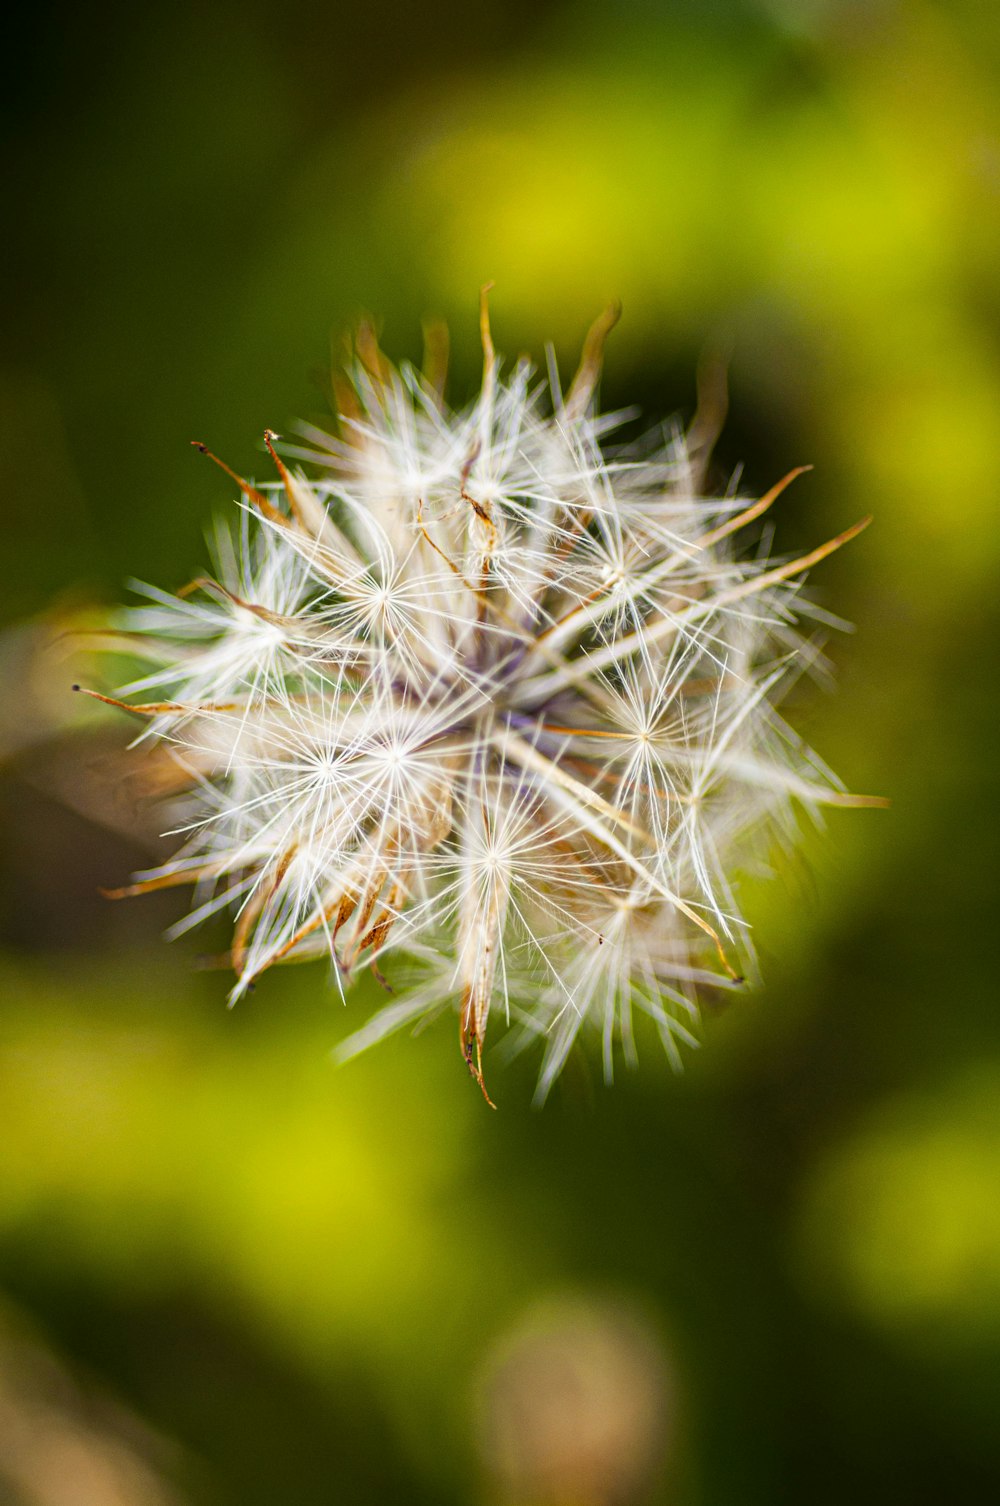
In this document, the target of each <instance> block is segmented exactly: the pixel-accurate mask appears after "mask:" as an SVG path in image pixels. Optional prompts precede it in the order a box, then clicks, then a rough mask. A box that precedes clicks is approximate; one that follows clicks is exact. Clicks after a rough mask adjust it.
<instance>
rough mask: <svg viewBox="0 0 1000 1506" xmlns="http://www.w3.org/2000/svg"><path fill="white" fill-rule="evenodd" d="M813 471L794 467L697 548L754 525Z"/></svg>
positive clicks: (707, 534) (702, 539)
mask: <svg viewBox="0 0 1000 1506" xmlns="http://www.w3.org/2000/svg"><path fill="white" fill-rule="evenodd" d="M811 470H812V466H811V465H797V466H794V467H793V468H792V470H790V471H789V472H788V474H787V476H782V478H781V480H780V481H776V482H775V483H774V485H773V486H772V487H771V489H770V491H767V492H765V493H764V495H763V496H762V497H761V498H760V500H759V501H758V502H754V503H752V504H751V505H750V506H749V507H748V508H747V509H746V511H745V512H741V513H739V514H738V515H737V516H736V517H735V518H728V519H727V520H726V522H725V523H720V525H719V527H718V528H713V529H712V531H711V533H704V534H702V536H701V538H700V539H699V540H698V543H697V546H696V547H698V548H699V549H703V548H705V547H706V546H707V545H709V544H717V543H718V541H719V540H720V539H724V538H726V537H727V535H729V534H731V533H736V532H737V530H738V529H740V528H745V527H746V525H747V524H748V523H752V522H753V521H754V519H755V518H759V517H760V515H761V513H765V512H767V509H768V508H769V507H770V506H771V504H772V502H776V501H777V499H778V498H779V497H780V496H781V493H782V492H783V491H784V490H785V488H786V487H789V486H791V484H792V482H793V481H795V480H796V479H797V478H798V477H799V476H804V475H805V474H806V472H807V471H811Z"/></svg>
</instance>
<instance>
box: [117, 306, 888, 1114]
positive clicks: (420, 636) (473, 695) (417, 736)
mask: <svg viewBox="0 0 1000 1506" xmlns="http://www.w3.org/2000/svg"><path fill="white" fill-rule="evenodd" d="M616 317H617V311H616V310H609V311H608V312H607V313H606V314H605V315H604V316H602V318H601V319H599V320H598V322H597V323H596V324H595V325H594V327H593V329H592V330H591V332H590V334H589V336H588V338H587V341H586V344H585V347H584V352H583V358H582V361H581V364H580V367H579V370H578V372H577V374H576V376H575V378H574V380H573V382H572V384H571V385H570V387H569V389H568V391H566V392H563V391H562V389H561V387H560V384H559V380H558V376H557V374H556V372H555V370H554V368H553V369H551V370H550V371H549V374H548V378H547V380H541V379H539V377H538V376H537V375H536V373H535V371H534V370H533V368H532V366H531V365H530V364H529V363H528V362H527V361H525V360H522V361H519V362H518V363H517V364H516V365H514V366H513V367H512V368H511V369H509V370H508V371H506V372H504V370H503V369H502V367H501V363H500V362H499V360H498V358H497V356H496V353H495V351H494V347H493V341H492V338H491V334H490V325H489V318H488V313H487V306H486V295H485V293H484V295H483V301H482V307H481V335H482V343H483V350H484V372H483V382H482V389H481V392H480V393H479V396H478V397H477V398H476V400H475V401H474V402H473V403H472V405H471V406H470V407H468V408H467V409H465V410H464V411H460V412H454V411H452V410H451V409H449V408H448V407H447V406H446V404H445V402H444V398H443V380H442V377H441V373H440V367H441V362H440V361H437V362H436V363H435V362H432V363H431V365H432V367H433V366H434V365H435V364H436V366H437V367H438V370H437V371H436V372H435V371H434V370H426V369H425V372H424V373H423V374H420V373H418V372H416V371H415V370H414V369H412V368H410V367H408V366H405V365H404V366H403V367H401V368H400V369H399V370H396V369H394V368H393V367H391V366H390V365H389V364H388V362H387V361H386V360H385V357H384V356H383V355H382V352H381V351H380V350H379V348H378V345H377V343H376V341H375V338H374V335H373V333H372V331H371V330H370V329H369V328H367V327H362V328H361V330H360V331H359V333H358V335H357V338H356V341H355V343H354V345H353V346H352V350H351V353H350V357H349V360H348V364H347V367H346V371H345V375H344V378H343V380H342V381H341V383H340V387H339V391H338V405H339V426H338V429H337V432H336V434H335V435H332V436H331V435H328V434H325V433H322V432H320V431H318V430H316V429H312V428H309V429H305V430H304V431H303V433H304V435H305V440H306V442H305V444H304V445H300V446H298V447H291V446H285V445H283V446H281V451H280V454H279V450H278V441H277V436H275V435H274V434H272V433H270V432H268V433H267V434H266V435H265V442H266V445H267V448H268V450H269V452H270V457H271V461H272V463H273V465H274V466H275V469H276V473H277V480H276V481H275V482H274V483H273V484H267V485H263V486H260V487H257V486H254V485H251V483H250V482H248V481H245V480H243V479H242V478H241V477H239V476H237V475H236V474H235V473H234V472H232V471H229V469H228V467H226V466H223V469H224V470H226V471H227V472H228V474H229V475H230V476H231V478H232V480H233V481H234V483H235V485H236V486H237V487H238V489H239V507H240V513H239V518H238V523H237V526H236V527H235V528H234V529H233V530H227V529H220V530H219V531H218V532H217V535H216V539H215V546H214V568H213V572H212V573H211V574H208V575H205V576H203V577H199V578H198V579H197V580H195V581H192V582H191V583H190V584H189V585H188V586H186V587H185V588H183V589H182V590H180V591H179V592H178V593H177V594H176V595H170V594H168V593H165V592H162V591H160V590H157V589H154V588H152V587H149V586H142V587H139V588H138V589H139V590H140V591H141V592H142V594H143V596H144V598H145V602H144V604H143V605H142V606H140V607H137V608H135V609H133V610H132V611H131V613H130V614H128V615H127V620H126V623H125V627H126V628H127V631H128V635H129V642H130V645H131V649H132V651H133V652H134V653H135V654H136V656H137V657H138V658H139V659H140V660H141V661H142V662H143V673H142V674H141V676H140V677H139V678H138V679H136V680H134V681H133V682H132V683H131V684H130V685H128V686H126V687H125V688H124V690H122V691H120V692H119V694H118V696H117V697H114V698H105V699H111V700H113V703H114V704H116V705H121V706H124V707H126V709H128V710H130V711H132V712H134V713H136V714H137V715H138V716H139V717H141V718H143V721H144V726H143V731H142V733H141V735H140V737H139V738H138V740H137V742H138V745H139V746H140V748H141V749H142V750H144V752H145V755H146V757H147V758H148V759H149V761H150V762H149V766H150V770H151V771H153V770H155V771H156V776H155V782H156V788H157V789H158V790H160V791H164V792H167V794H168V796H169V802H170V809H171V811H172V816H171V823H170V824H171V830H172V831H173V832H174V833H175V834H176V835H177V837H178V839H179V842H180V845H179V850H178V851H177V852H176V854H175V855H174V856H173V857H172V858H171V859H170V861H169V862H167V863H165V864H163V865H162V866H161V867H159V868H156V869H153V870H151V871H148V872H145V873H141V874H138V875H136V878H135V881H134V882H133V883H132V884H130V885H128V886H127V887H126V888H125V889H121V890H118V891H115V893H116V894H118V895H124V894H135V893H142V892H145V891H148V890H152V889H160V888H165V887H168V886H173V885H191V886H192V888H193V903H192V907H191V910H190V913H189V915H188V916H187V917H186V919H185V920H183V921H182V922H181V923H180V924H179V925H178V926H176V927H175V928H174V931H175V933H177V932H180V931H183V930H186V929H187V928H188V927H190V926H193V925H195V924H197V923H198V922H200V921H202V920H205V919H207V918H208V917H210V916H212V915H214V914H216V913H217V912H220V911H229V912H231V913H232V914H233V916H234V928H233V935H232V943H231V947H230V951H229V954H228V958H227V960H228V962H229V963H230V965H231V967H232V970H233V973H234V974H235V979H236V981H235V985H234V987H233V989H232V993H231V996H230V997H231V1000H232V1001H234V1002H235V1001H236V1000H237V999H239V997H240V996H241V995H242V994H244V993H245V992H246V990H247V989H248V988H249V987H250V986H251V985H252V983H253V982H254V980H255V979H257V978H258V977H259V976H260V975H261V974H262V973H263V972H265V971H266V970H267V969H268V968H269V967H271V966H273V965H274V964H275V963H277V962H282V961H292V960H300V959H305V958H310V957H316V956H325V957H328V958H329V959H330V960H331V963H332V973H333V978H334V980H335V983H336V986H337V988H338V989H339V990H340V991H341V993H344V991H345V990H346V988H347V985H348V984H349V982H350V980H351V979H352V978H353V977H354V976H355V975H356V973H357V971H358V970H359V968H361V967H363V966H370V967H371V968H372V970H373V971H374V973H375V975H376V977H378V978H379V979H380V980H381V981H382V982H383V983H384V984H385V986H386V987H387V988H388V989H389V990H390V993H391V995H392V997H391V999H390V1001H389V1003H388V1004H387V1006H386V1007H385V1008H384V1009H382V1010H381V1012H379V1013H378V1014H376V1015H375V1016H374V1018H373V1019H372V1020H371V1021H369V1023H368V1024H367V1025H366V1026H365V1027H364V1028H363V1029H362V1030H361V1031H360V1032H359V1033H358V1034H357V1035H355V1036H354V1037H352V1038H351V1040H350V1041H349V1042H348V1043H347V1046H346V1048H344V1050H343V1052H342V1054H344V1055H349V1054H352V1053H353V1052H355V1051H357V1050H360V1049H362V1048H364V1047H365V1046H367V1045H369V1044H370V1043H371V1042H373V1041H375V1040H377V1039H379V1038H380V1037H382V1036H384V1035H386V1034H387V1033H388V1032H390V1031H392V1030H395V1029H399V1028H402V1027H414V1026H417V1025H419V1024H421V1023H423V1022H424V1021H425V1020H426V1019H428V1018H429V1017H432V1016H434V1015H436V1014H439V1013H443V1012H446V1011H452V1012H455V1013H457V1016H458V1025H459V1039H460V1045H461V1052H462V1056H463V1058H464V1060H465V1062H466V1064H467V1066H468V1068H469V1070H470V1072H471V1073H472V1076H473V1077H474V1078H475V1080H476V1081H477V1082H478V1084H479V1085H480V1087H481V1088H482V1090H483V1093H484V1095H486V1087H485V1083H484V1079H483V1066H482V1052H483V1045H484V1042H485V1040H486V1034H487V1026H488V1023H489V1022H490V1021H491V1020H495V1019H496V1017H497V1016H500V1017H502V1020H503V1022H504V1023H505V1024H506V1025H507V1026H509V1027H510V1030H509V1033H508V1037H507V1038H508V1040H509V1041H510V1043H511V1045H512V1047H513V1049H520V1048H521V1047H523V1046H525V1045H527V1044H529V1043H531V1042H533V1041H536V1040H538V1041H540V1042H541V1044H542V1048H543V1062H542V1069H541V1078H540V1084H539V1093H540V1095H541V1096H544V1095H545V1093H546V1092H547V1091H548V1089H549V1087H550V1086H551V1083H552V1081H553V1080H554V1078H555V1076H556V1075H557V1073H558V1072H559V1070H560V1068H561V1067H562V1065H563V1063H564V1062H565V1060H566V1057H567V1054H568V1053H569V1051H570V1049H571V1047H572V1046H573V1043H574V1041H575V1040H576V1038H577V1036H578V1035H579V1033H580V1032H581V1030H588V1031H593V1032H594V1033H596V1034H597V1036H598V1037H599V1038H600V1040H601V1043H602V1051H603V1058H604V1066H605V1072H606V1074H607V1076H608V1077H609V1078H610V1076H611V1074H612V1070H613V1062H614V1057H615V1054H616V1050H620V1051H621V1052H622V1054H623V1055H624V1057H625V1059H626V1060H628V1061H631V1060H633V1059H634V1056H635V1017H636V1015H637V1014H641V1015H644V1016H647V1017H648V1018H649V1019H650V1020H651V1021H652V1022H653V1026H654V1027H655V1029H656V1031H657V1032H658V1033H659V1035H660V1037H661V1039H662V1042H663V1046H664V1048H665V1050H666V1051H667V1053H668V1055H669V1057H670V1058H671V1060H672V1061H674V1062H676V1061H677V1060H678V1059H679V1051H680V1049H681V1048H682V1047H683V1046H686V1045H694V1044H696V1036H695V1034H694V1030H695V1027H696V1024H697V1017H698V1001H699V997H700V996H702V995H703V994H704V992H705V990H706V989H728V988H732V987H734V986H735V985H736V984H737V983H739V982H740V981H741V979H742V977H743V976H745V975H746V973H747V972H748V970H749V968H750V967H751V966H752V947H751V944H750V940H749V936H748V934H747V927H746V925H745V923H744V922H743V920H742V919H741V917H740V913H739V909H738V906H737V899H736V893H735V888H736V884H735V880H736V877H737V876H738V875H739V874H740V873H743V872H745V871H746V870H747V869H748V867H750V865H751V864H752V863H753V862H754V861H757V860H759V857H760V855H761V854H762V853H763V854H766V853H767V852H768V851H769V850H771V849H772V848H773V846H774V843H775V842H776V841H782V842H791V841H793V840H794V838H795V835H796V829H797V820H798V812H799V811H801V810H804V811H805V812H807V813H811V814H813V815H815V814H816V813H817V812H818V811H819V808H820V807H822V806H824V805H858V804H870V803H876V802H872V801H869V800H866V799H865V798H863V797H856V796H852V795H848V794H847V793H845V791H844V790H843V788H842V786H841V785H840V784H839V783H838V782H837V780H836V779H835V778H834V777H833V775H832V774H831V773H830V771H829V770H828V769H826V768H825V766H824V765H823V764H822V763H821V762H820V760H819V759H818V758H817V757H816V755H815V754H814V753H812V752H811V751H810V750H809V749H808V748H807V747H806V746H805V745H804V744H803V743H802V742H801V741H800V739H799V738H797V737H796V736H795V734H794V733H793V732H792V731H791V729H790V728H789V726H788V725H787V724H786V723H785V721H784V720H783V719H782V717H781V715H780V713H779V711H778V709H777V708H778V704H779V702H780V700H781V697H782V695H783V693H784V691H785V689H786V688H787V687H788V686H789V685H790V684H791V683H792V682H793V680H794V679H795V677H796V675H797V674H798V673H800V672H801V671H802V669H803V668H806V669H809V668H815V667H816V665H817V664H818V663H819V662H820V660H819V654H818V650H817V649H816V647H815V643H814V641H813V639H811V637H810V636H809V632H808V630H804V628H803V624H805V625H806V629H808V627H809V625H810V624H811V623H815V622H816V621H825V620H827V619H825V618H824V617H823V614H822V613H821V612H820V611H819V610H818V608H816V607H815V606H814V605H813V604H812V603H810V601H809V600H808V598H807V597H806V596H805V595H804V594H803V591H802V583H803V578H804V575H805V573H806V571H807V570H808V569H809V568H810V567H811V566H813V565H815V564H817V563H818V562H819V561H820V560H822V559H823V558H824V557H825V556H826V555H828V554H830V553H831V552H832V551H833V550H835V549H838V548H839V547H840V546H841V545H842V544H844V543H846V542H847V541H848V540H849V539H851V538H853V537H854V535H855V534H857V533H858V532H859V531H860V529H861V528H863V527H864V526H865V524H864V523H860V524H858V525H856V526H855V527H853V528H850V529H848V530H847V531H846V532H845V533H842V534H840V535H839V537H837V538H835V539H833V540H831V541H830V542H829V543H827V544H824V545H822V546H821V547H819V548H817V549H814V550H812V551H811V552H810V553H808V554H806V555H803V556H801V557H799V558H794V559H788V560H780V559H777V560H776V559H770V558H767V557H766V556H765V555H764V554H763V553H762V552H761V550H760V549H759V548H758V549H757V550H756V551H753V550H748V549H747V548H745V547H741V540H742V539H743V538H744V537H745V531H746V530H748V529H751V527H752V525H753V524H754V523H755V522H756V521H757V520H758V519H759V518H760V517H761V516H762V515H763V514H764V513H765V512H766V511H767V509H768V508H769V507H770V506H771V504H772V503H773V502H774V501H775V500H776V498H777V497H778V496H779V494H780V493H781V492H782V491H783V489H784V488H785V487H786V486H787V485H788V484H789V483H790V482H791V481H792V480H793V479H794V477H795V476H797V475H798V474H799V471H792V472H790V473H789V475H788V476H786V477H785V478H784V479H783V480H782V481H781V482H779V483H778V484H777V485H776V486H774V487H772V489H771V490H770V491H769V492H768V493H767V494H766V495H765V496H763V497H761V498H759V499H757V500H748V499H746V498H743V497H741V496H739V495H738V493H737V491H736V489H735V488H731V489H730V490H729V491H727V492H726V493H725V494H724V495H721V496H710V495H704V494H703V493H704V489H705V479H706V472H707V464H708V458H709V455H710V452H711V447H712V443H713V442H714V438H715V437H716V432H717V427H718V424H717V421H716V420H717V414H716V413H715V412H713V405H712V403H711V402H709V401H704V402H702V403H701V404H700V406H699V413H698V414H697V415H696V418H695V421H694V424H693V425H692V427H691V428H690V429H689V430H688V432H687V434H684V433H682V432H680V431H679V430H677V431H670V432H666V433H665V434H663V433H661V434H660V436H659V437H658V438H656V439H655V440H654V441H652V442H649V443H646V444H645V445H641V446H638V447H632V448H631V449H629V448H617V449H616V448H614V447H613V446H612V444H611V442H610V440H611V436H612V435H613V432H614V430H615V429H616V427H617V426H619V425H620V423H621V421H622V417H623V416H622V415H601V414H600V413H599V412H598V410H597V407H596V402H595V393H596V387H597V381H598V377H599V373H600V368H601V359H602V352H603V345H604V341H605V338H606V336H607V334H608V331H609V330H610V328H611V326H612V324H613V323H614V322H615V318H616ZM434 351H437V352H438V353H440V341H439V340H438V341H435V342H434V343H433V345H432V353H433V352H434ZM715 407H716V408H718V404H716V405H715ZM197 448H198V449H200V450H202V451H203V452H204V453H206V454H208V453H209V452H208V451H207V450H206V449H205V446H203V445H198V446H197ZM283 457H284V458H283ZM211 458H212V459H215V458H216V457H214V456H212V457H211ZM295 461H307V462H309V463H310V467H309V473H308V477H307V475H306V473H305V472H304V471H303V470H301V469H294V470H293V469H291V468H290V465H291V464H292V463H294V462H295ZM218 463H219V464H220V465H221V464H222V462H218ZM866 521H867V520H866ZM91 693H95V692H91ZM102 698H103V697H102ZM487 1101H489V1100H488V1099H487Z"/></svg>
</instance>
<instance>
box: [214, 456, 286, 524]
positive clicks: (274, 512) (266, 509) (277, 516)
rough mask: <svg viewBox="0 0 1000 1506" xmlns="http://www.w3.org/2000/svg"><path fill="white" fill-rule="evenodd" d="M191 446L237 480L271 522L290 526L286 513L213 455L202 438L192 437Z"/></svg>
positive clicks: (242, 489)
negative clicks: (280, 510)
mask: <svg viewBox="0 0 1000 1506" xmlns="http://www.w3.org/2000/svg"><path fill="white" fill-rule="evenodd" d="M191 446H192V449H195V450H197V451H198V452H199V454H201V455H207V456H208V458H209V460H211V461H214V463H215V464H216V465H217V466H218V467H219V469H220V470H221V471H225V473H226V475H227V476H229V477H230V479H231V480H233V481H235V482H236V485H237V486H238V487H239V489H240V491H241V492H242V493H243V495H244V497H246V499H247V501H248V502H250V503H251V504H252V505H253V506H254V507H256V509H257V511H258V512H259V513H260V514H261V516H262V517H265V518H266V519H267V521H268V522H269V523H276V524H277V525H278V527H279V528H287V527H288V526H289V523H288V519H287V518H286V517H285V515H284V513H282V512H279V511H278V509H277V508H276V507H275V506H274V503H273V502H270V501H268V499H267V497H265V496H264V493H263V492H259V491H258V490H257V488H256V487H255V486H251V485H250V483H249V481H244V479H243V477H242V476H238V475H237V474H236V472H235V471H234V470H233V469H232V467H231V466H228V465H227V464H226V462H225V461H224V460H220V459H219V457H218V455H213V454H212V451H211V450H210V449H209V448H208V445H207V444H202V442H201V440H200V439H192V441H191Z"/></svg>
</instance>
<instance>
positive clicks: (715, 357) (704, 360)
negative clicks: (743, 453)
mask: <svg viewBox="0 0 1000 1506" xmlns="http://www.w3.org/2000/svg"><path fill="white" fill-rule="evenodd" d="M695 386H696V391H697V394H698V403H697V406H696V408H695V410H694V417H693V418H692V420H691V422H690V424H689V425H688V430H687V436H686V438H687V449H688V457H689V459H690V460H691V462H692V464H693V468H694V471H695V476H696V480H695V486H696V488H698V489H700V487H701V485H702V483H703V482H704V479H705V475H706V472H707V471H708V463H709V461H710V460H711V458H712V451H713V450H714V449H715V445H716V441H717V440H718V438H719V435H720V434H721V433H722V427H723V425H724V423H725V422H726V414H727V413H728V412H729V361H728V357H727V356H726V355H725V354H724V353H723V352H722V351H721V350H706V351H704V352H703V353H702V357H701V360H700V361H699V362H698V370H697V372H696V375H695Z"/></svg>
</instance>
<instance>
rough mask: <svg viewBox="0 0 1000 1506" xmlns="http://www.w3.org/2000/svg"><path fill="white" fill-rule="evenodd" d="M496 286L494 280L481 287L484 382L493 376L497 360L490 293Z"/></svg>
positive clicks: (480, 320) (480, 324) (480, 334)
mask: <svg viewBox="0 0 1000 1506" xmlns="http://www.w3.org/2000/svg"><path fill="white" fill-rule="evenodd" d="M495 286H496V284H495V283H493V282H484V283H483V285H482V287H481V288H480V289H479V338H480V339H481V341H482V342H483V364H484V368H485V376H484V384H485V380H486V378H487V377H492V375H493V372H494V370H495V369H496V362H497V353H496V348H495V346H494V344H493V335H492V332H491V331H490V294H491V293H492V291H493V289H494V287H495Z"/></svg>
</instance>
